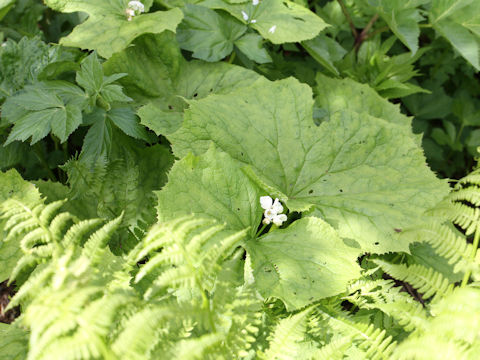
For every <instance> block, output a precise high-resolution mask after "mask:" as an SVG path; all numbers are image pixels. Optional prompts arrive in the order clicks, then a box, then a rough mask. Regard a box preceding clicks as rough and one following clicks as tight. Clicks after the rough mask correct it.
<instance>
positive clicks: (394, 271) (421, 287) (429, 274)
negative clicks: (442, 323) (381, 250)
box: [373, 259, 453, 299]
mask: <svg viewBox="0 0 480 360" xmlns="http://www.w3.org/2000/svg"><path fill="white" fill-rule="evenodd" d="M373 261H374V262H375V263H376V264H378V265H379V266H380V267H381V268H382V269H383V270H384V271H385V272H386V273H388V274H389V275H391V276H392V277H393V278H395V279H398V280H401V281H405V282H408V283H409V284H410V285H412V286H413V287H414V288H415V289H417V290H418V291H419V292H420V293H422V294H423V297H424V298H425V299H428V298H430V297H432V296H433V295H435V294H439V295H440V296H445V295H447V294H448V293H450V292H451V291H452V289H453V284H450V283H449V281H448V279H446V278H445V277H444V276H443V275H442V274H441V273H439V272H436V271H435V270H434V269H432V268H426V267H424V266H422V265H418V264H415V265H411V266H406V265H403V264H391V263H388V262H386V261H383V260H380V259H375V260H373Z"/></svg>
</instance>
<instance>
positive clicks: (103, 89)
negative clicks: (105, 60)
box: [75, 53, 132, 110]
mask: <svg viewBox="0 0 480 360" xmlns="http://www.w3.org/2000/svg"><path fill="white" fill-rule="evenodd" d="M126 75H127V74H125V73H120V74H113V75H111V76H104V75H103V68H102V64H101V63H100V61H99V60H98V57H97V54H96V53H92V54H90V55H89V56H87V57H86V58H85V59H84V60H83V62H82V65H81V69H80V71H78V72H77V76H76V79H75V80H76V81H77V83H78V85H80V86H81V87H83V88H84V89H85V91H86V92H87V93H88V94H89V96H90V106H91V107H93V106H94V105H95V103H96V102H100V106H102V107H104V108H105V109H107V110H110V104H111V103H113V102H129V101H132V99H130V98H129V97H128V96H126V95H125V94H124V93H123V89H122V87H121V86H120V85H114V84H112V83H113V82H114V81H116V80H119V79H121V78H122V77H124V76H126ZM104 102H106V103H107V104H102V103H104Z"/></svg>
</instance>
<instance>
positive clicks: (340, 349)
mask: <svg viewBox="0 0 480 360" xmlns="http://www.w3.org/2000/svg"><path fill="white" fill-rule="evenodd" d="M349 347H350V339H349V338H348V337H342V338H340V339H337V340H333V341H332V342H330V343H329V344H327V345H324V346H322V347H321V348H319V349H316V350H315V351H314V352H313V353H312V354H311V357H310V358H311V359H315V360H337V359H338V360H341V359H343V356H344V354H345V351H346V350H347V349H348V348H349Z"/></svg>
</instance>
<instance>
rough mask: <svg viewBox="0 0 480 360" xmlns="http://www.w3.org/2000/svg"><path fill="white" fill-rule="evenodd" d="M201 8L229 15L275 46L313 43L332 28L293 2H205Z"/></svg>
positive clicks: (279, 0)
mask: <svg viewBox="0 0 480 360" xmlns="http://www.w3.org/2000/svg"><path fill="white" fill-rule="evenodd" d="M200 4H201V5H202V6H208V7H210V8H213V9H221V10H225V11H228V12H229V13H230V14H231V15H232V16H234V17H236V18H237V19H239V20H240V21H242V22H244V23H247V24H248V26H250V27H252V28H253V29H255V30H257V31H258V32H259V33H260V35H262V37H263V38H264V39H267V40H270V41H271V42H272V43H274V44H283V43H286V42H298V41H304V40H308V39H312V38H314V37H315V36H317V35H318V34H319V33H320V31H322V30H323V29H325V28H326V27H327V26H328V25H327V24H326V23H325V22H324V21H323V20H322V19H321V18H320V17H318V16H317V15H315V14H314V13H313V12H311V11H310V10H308V9H307V8H305V7H303V6H301V5H298V4H296V3H294V2H291V1H283V0H262V1H260V2H259V3H258V5H254V4H253V2H252V1H248V2H244V3H237V2H232V1H226V0H205V1H203V2H201V3H200ZM242 12H244V13H245V14H246V15H247V16H248V19H247V20H245V19H244V15H243V13H242Z"/></svg>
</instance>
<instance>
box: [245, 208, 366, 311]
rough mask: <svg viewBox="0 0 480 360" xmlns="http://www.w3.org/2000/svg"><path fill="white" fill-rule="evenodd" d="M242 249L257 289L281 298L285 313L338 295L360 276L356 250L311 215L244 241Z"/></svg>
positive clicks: (324, 223) (265, 294)
mask: <svg viewBox="0 0 480 360" xmlns="http://www.w3.org/2000/svg"><path fill="white" fill-rule="evenodd" d="M246 248H247V251H248V253H249V255H250V256H251V260H252V268H253V276H254V278H255V282H256V285H257V287H258V289H259V291H260V293H261V294H262V295H263V296H265V297H272V296H273V297H277V298H280V299H282V301H283V302H284V303H285V305H286V306H287V310H289V311H290V310H295V309H298V308H301V307H303V306H305V305H307V304H309V303H311V302H312V301H315V300H318V299H322V298H325V297H329V296H333V295H336V294H339V293H341V292H343V291H345V290H346V285H347V283H348V282H349V281H350V280H353V279H356V278H358V277H359V276H360V267H359V266H358V265H357V262H356V260H357V256H358V255H359V250H358V249H354V248H351V247H349V246H347V245H345V244H344V243H343V242H342V239H340V237H339V236H338V234H337V233H336V231H335V230H334V229H333V228H332V227H331V226H330V225H328V224H327V223H326V222H324V221H323V220H321V219H318V218H315V217H309V218H305V219H300V220H298V221H296V222H294V223H293V224H292V225H291V226H289V227H288V228H287V229H285V230H277V231H274V232H270V233H268V234H267V235H265V236H262V237H261V238H259V239H256V240H250V241H248V242H247V243H246Z"/></svg>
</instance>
